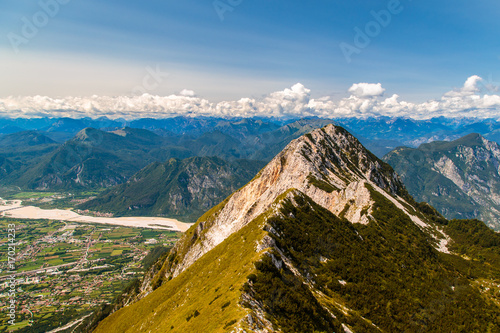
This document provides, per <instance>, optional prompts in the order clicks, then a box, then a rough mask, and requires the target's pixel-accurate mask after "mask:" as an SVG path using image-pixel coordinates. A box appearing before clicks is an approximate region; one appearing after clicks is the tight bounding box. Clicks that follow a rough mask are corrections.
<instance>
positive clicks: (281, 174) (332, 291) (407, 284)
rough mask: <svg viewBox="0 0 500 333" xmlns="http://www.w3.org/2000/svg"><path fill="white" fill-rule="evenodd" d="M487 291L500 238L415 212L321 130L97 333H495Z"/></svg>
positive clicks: (494, 306) (277, 161)
mask: <svg viewBox="0 0 500 333" xmlns="http://www.w3.org/2000/svg"><path fill="white" fill-rule="evenodd" d="M175 163H178V162H175ZM132 181H133V180H132ZM498 281H500V235H499V234H497V233H495V232H493V231H492V230H490V229H488V228H487V227H486V226H485V225H484V224H483V223H482V222H479V221H475V220H460V221H458V220H450V221H448V220H446V219H445V218H443V217H442V216H441V215H440V214H439V213H437V212H436V210H435V209H434V208H432V207H431V206H429V205H428V204H425V203H421V204H418V203H416V202H415V200H414V199H413V198H412V197H411V196H410V195H409V194H408V192H407V190H406V189H405V187H404V185H403V183H402V181H401V180H400V178H399V177H398V175H397V174H396V172H395V171H394V170H393V169H392V168H391V167H390V166H389V165H388V164H386V163H384V162H383V161H381V160H380V159H378V158H377V157H376V156H375V155H373V154H372V153H370V152H369V151H368V150H367V149H366V148H365V147H363V146H362V145H361V143H360V142H359V141H358V140H357V139H356V138H355V137H354V136H353V135H351V134H350V133H348V132H347V131H346V130H344V129H343V128H341V127H337V126H334V125H328V126H326V127H324V128H321V129H316V130H313V131H312V132H310V133H308V134H305V135H303V136H301V137H300V138H298V139H297V140H294V141H292V142H291V143H290V144H288V145H287V146H286V148H284V149H283V150H282V151H281V152H280V153H279V154H277V156H275V157H274V158H273V159H272V160H271V161H270V162H269V163H268V164H267V165H266V166H265V167H264V168H263V169H262V170H261V171H260V172H259V173H258V175H257V176H256V177H255V178H254V179H253V180H251V181H250V182H249V183H248V184H247V185H246V186H244V187H243V188H241V189H240V190H238V191H236V192H234V193H233V194H231V195H230V196H228V197H227V198H226V200H224V201H222V202H221V203H220V204H219V205H217V206H216V207H214V208H212V209H210V210H209V211H207V212H206V213H205V214H204V215H203V216H202V217H200V219H199V220H198V221H197V223H196V224H195V225H194V226H193V227H191V228H190V229H189V230H188V231H187V232H186V233H185V234H184V235H183V237H182V238H181V240H180V241H179V242H177V244H176V245H175V247H174V248H173V249H172V250H171V251H170V253H169V254H168V255H167V256H164V257H163V258H162V259H160V261H158V262H157V263H156V264H155V265H153V266H152V267H151V269H150V271H149V272H147V274H145V275H144V277H143V279H142V280H141V281H139V282H137V284H136V285H134V286H133V287H130V288H129V289H128V290H129V292H128V293H127V294H124V295H122V296H123V297H122V299H121V301H120V302H121V303H120V304H129V305H128V306H125V307H123V308H122V309H120V310H118V311H116V312H114V313H113V314H111V315H110V316H109V317H107V318H106V319H104V320H103V321H102V322H101V323H100V324H99V325H98V327H97V329H96V330H95V332H96V333H100V332H105V333H113V332H117V333H118V332H119V333H124V332H130V333H132V332H134V333H136V332H345V333H349V332H363V333H365V332H367V333H370V332H377V333H379V332H495V333H498V332H500V305H499V304H500V303H499V300H500V296H499V295H500V294H499V293H500V288H498ZM115 306H116V307H119V305H115ZM112 308H113V306H110V307H108V309H112ZM101 315H105V314H101Z"/></svg>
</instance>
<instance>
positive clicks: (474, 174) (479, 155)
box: [384, 134, 500, 230]
mask: <svg viewBox="0 0 500 333" xmlns="http://www.w3.org/2000/svg"><path fill="white" fill-rule="evenodd" d="M384 159H385V160H386V161H387V162H388V163H390V164H391V165H392V166H393V167H394V168H395V169H396V170H397V172H398V173H399V174H400V175H401V177H402V178H403V179H404V181H405V184H406V186H407V188H408V191H409V192H410V194H411V195H412V196H413V197H415V199H416V200H418V201H426V202H428V203H429V204H431V205H432V206H434V207H436V209H438V210H439V211H440V212H441V213H442V214H443V215H444V216H445V217H446V218H449V219H455V218H458V219H464V218H465V219H473V218H478V219H480V220H483V221H484V222H485V223H486V224H487V225H488V226H489V227H490V228H492V229H496V230H500V147H499V145H498V144H497V143H495V142H492V141H488V140H487V139H485V138H484V137H482V136H481V135H479V134H469V135H467V136H465V137H463V138H460V139H458V140H455V141H451V142H434V143H431V144H425V145H422V146H420V147H419V148H418V149H413V148H404V147H403V148H397V149H395V150H393V151H392V152H391V153H389V154H387V155H386V157H384Z"/></svg>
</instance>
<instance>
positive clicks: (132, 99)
mask: <svg viewBox="0 0 500 333" xmlns="http://www.w3.org/2000/svg"><path fill="white" fill-rule="evenodd" d="M496 91H498V87H493V86H492V85H491V84H487V83H486V82H485V81H484V80H483V79H482V78H481V77H479V76H477V75H474V76H471V77H469V78H468V79H467V80H466V81H465V83H464V85H463V86H462V87H461V88H457V89H453V90H451V91H449V92H447V93H445V94H444V95H443V96H442V97H441V98H440V99H437V100H429V101H427V102H424V103H411V102H406V101H401V100H400V97H399V96H398V95H397V94H393V95H392V96H390V97H386V96H384V93H385V89H384V88H383V87H382V84H380V83H376V84H374V83H356V84H353V85H352V86H351V87H350V88H349V89H348V92H349V93H350V96H349V97H346V98H343V99H341V100H337V101H335V100H333V99H332V98H331V97H330V96H325V97H322V98H316V99H314V98H311V91H310V89H307V88H306V87H305V86H304V85H302V84H300V83H297V84H295V85H293V86H292V87H291V88H287V89H285V90H283V91H277V92H273V93H271V94H269V95H268V96H266V97H264V98H262V99H254V98H242V99H240V100H237V101H223V102H219V103H213V102H210V101H208V100H206V99H204V98H201V97H198V96H197V95H196V94H195V92H194V91H192V90H188V89H184V90H183V91H181V92H180V93H179V94H178V95H170V96H156V95H150V94H143V95H141V96H116V97H109V96H96V95H94V96H90V97H65V98H50V97H47V96H28V97H7V98H3V99H0V117H8V118H18V117H21V118H28V117H72V118H82V117H91V118H98V117H102V116H106V117H108V118H111V119H116V118H125V119H135V118H146V117H150V118H167V117H174V116H193V117H195V116H214V117H255V116H259V117H290V118H291V117H308V116H317V117H324V118H341V117H372V116H398V117H410V118H414V119H428V118H433V117H439V116H445V117H478V118H495V119H500V95H498V94H495V92H496Z"/></svg>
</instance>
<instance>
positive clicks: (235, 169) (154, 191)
mask: <svg viewBox="0 0 500 333" xmlns="http://www.w3.org/2000/svg"><path fill="white" fill-rule="evenodd" d="M262 167H263V163H262V162H258V161H247V160H237V161H234V162H226V161H224V160H222V159H220V158H217V157H191V158H187V159H184V160H177V159H171V160H170V161H168V162H166V163H158V162H155V163H153V164H151V165H149V166H147V167H145V168H144V169H142V170H141V171H139V172H138V173H137V174H135V175H134V176H132V177H131V178H130V179H129V180H128V181H127V182H126V183H124V184H121V185H118V186H116V187H113V188H111V189H109V190H107V191H105V192H104V193H102V194H101V195H99V196H98V197H97V198H96V199H94V200H91V201H88V202H86V203H84V204H82V205H80V208H82V209H90V210H94V211H100V212H111V213H114V214H115V215H134V216H138V215H153V216H167V217H173V218H179V219H182V220H183V221H196V220H197V219H198V218H199V217H200V216H201V215H202V214H203V213H204V212H206V211H207V210H208V209H210V208H211V207H213V206H215V205H217V204H218V203H219V202H221V201H222V200H224V199H225V198H226V197H227V196H228V195H230V194H231V193H233V192H234V191H236V190H237V189H238V188H240V187H242V186H243V185H245V183H247V182H248V181H249V180H250V179H252V178H253V177H254V176H255V175H256V174H257V172H258V171H259V170H260V169H261V168H262Z"/></svg>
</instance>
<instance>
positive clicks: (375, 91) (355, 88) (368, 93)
mask: <svg viewBox="0 0 500 333" xmlns="http://www.w3.org/2000/svg"><path fill="white" fill-rule="evenodd" d="M384 91H385V89H384V88H382V84H381V83H355V84H353V85H352V86H351V88H349V92H350V93H351V94H352V95H354V96H356V97H360V98H366V97H378V96H382V95H383V94H384Z"/></svg>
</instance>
